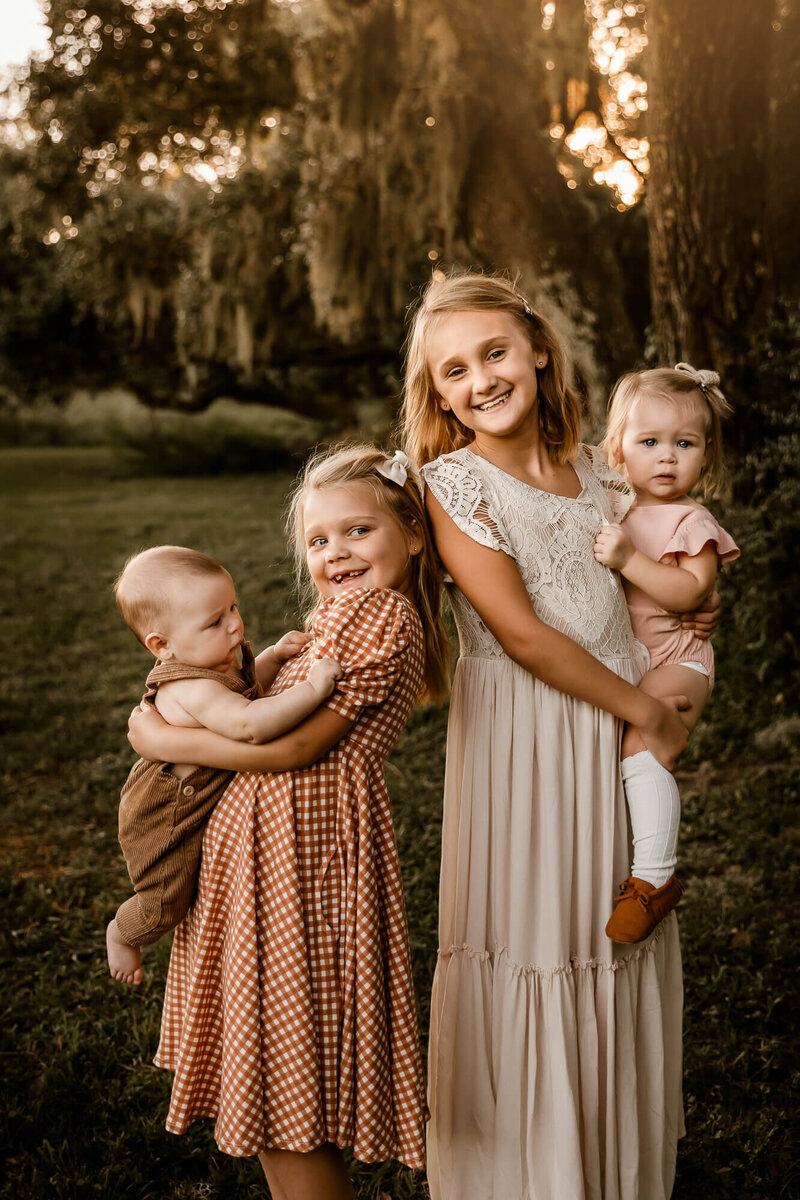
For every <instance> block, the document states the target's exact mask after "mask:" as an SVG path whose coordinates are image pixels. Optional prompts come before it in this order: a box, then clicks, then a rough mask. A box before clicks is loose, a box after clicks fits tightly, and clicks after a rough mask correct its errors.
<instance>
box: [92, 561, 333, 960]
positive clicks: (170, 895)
mask: <svg viewBox="0 0 800 1200" xmlns="http://www.w3.org/2000/svg"><path fill="white" fill-rule="evenodd" d="M114 590H115V593H116V598H117V604H118V606H119V609H120V612H121V613H122V615H123V617H124V619H125V622H126V623H127V625H128V626H129V627H130V629H132V630H133V632H134V633H135V634H136V636H137V638H138V639H139V641H140V642H141V643H142V644H143V645H144V646H146V647H147V649H148V650H150V651H151V653H152V654H154V655H155V657H156V659H157V660H158V661H157V663H156V666H155V667H154V669H153V670H152V671H151V672H150V674H149V675H148V676H147V689H148V690H147V692H146V693H145V697H144V698H145V700H146V701H148V702H149V703H152V704H154V705H155V707H156V708H157V709H158V711H159V712H160V713H161V715H162V717H163V718H164V720H165V721H168V722H169V723H170V724H171V725H188V726H203V727H204V728H206V729H210V730H213V731H214V732H216V733H221V734H224V735H225V736H226V737H229V738H234V739H236V740H237V741H243V742H266V741H270V740H271V739H272V738H275V737H278V736H280V734H283V733H286V732H287V730H289V729H292V728H294V726H295V725H297V724H299V722H300V721H302V720H303V719H304V718H305V717H307V716H308V715H309V714H310V713H311V712H313V710H314V709H315V708H317V707H318V706H319V705H320V704H321V703H322V701H323V700H324V699H325V698H326V697H327V696H329V695H330V693H331V692H332V691H333V687H334V682H335V680H336V679H337V678H338V677H339V675H340V674H341V672H340V669H339V665H338V663H336V662H334V660H333V659H330V658H323V659H320V660H319V661H317V662H315V663H314V665H313V666H312V667H311V670H310V671H309V674H308V677H307V678H306V679H305V680H304V681H303V682H302V683H297V684H295V685H294V686H293V687H290V688H287V689H286V691H284V692H281V693H280V695H277V696H264V695H263V692H264V690H265V689H266V688H268V687H269V685H270V684H271V683H272V681H273V679H274V678H275V676H276V675H277V673H278V670H279V668H280V666H281V664H282V663H284V662H285V661H286V660H287V659H289V658H291V657H292V656H293V655H295V654H297V653H298V652H299V651H300V650H302V649H303V647H304V646H305V645H306V644H307V642H308V634H304V633H299V632H297V631H292V632H291V633H287V634H285V635H284V636H283V637H282V638H281V639H280V641H279V642H277V643H276V644H275V645H274V646H270V647H268V648H267V649H266V650H264V651H262V653H261V654H259V656H258V658H255V659H254V658H253V655H252V653H251V651H250V647H249V645H248V644H247V643H246V642H244V641H243V640H242V639H243V635H244V627H243V625H242V618H241V617H240V616H239V610H238V608H237V605H236V589H235V588H234V585H233V580H232V579H231V577H230V575H229V574H228V572H227V571H226V570H225V568H224V567H222V566H221V565H220V564H219V563H218V562H215V561H214V559H213V558H208V557H207V555H205V554H200V553H199V552H198V551H197V550H189V549H187V548H186V547H184V546H154V547H153V548H152V549H150V550H144V551H142V552H141V553H140V554H136V555H134V556H133V558H131V559H129V560H128V562H127V563H126V564H125V567H124V569H123V571H122V573H121V575H120V576H119V578H118V579H117V582H116V584H115V585H114ZM240 655H241V663H240V662H239V658H240ZM232 775H233V772H232V771H218V770H213V769H212V768H210V767H197V766H190V765H188V764H184V763H163V762H149V761H148V760H146V759H139V761H138V762H137V763H136V764H135V765H134V767H133V769H132V770H131V773H130V775H129V776H128V780H127V783H126V784H125V786H124V788H123V789H122V798H121V802H120V808H119V840H120V845H121V846H122V850H123V853H124V855H125V861H126V863H127V866H128V872H129V874H130V877H131V882H132V883H133V886H134V889H135V895H133V896H131V898H130V899H129V900H126V901H125V903H124V904H123V905H121V907H120V908H119V909H118V910H117V914H116V916H115V918H114V919H113V921H111V922H110V923H109V926H108V929H107V931H106V946H107V950H108V965H109V970H110V972H111V974H112V976H113V977H114V979H117V980H119V981H120V982H121V983H134V984H136V983H140V982H141V978H142V966H141V952H140V949H139V947H140V946H145V945H149V944H150V943H151V942H155V941H158V939H159V938H160V937H161V936H162V935H163V934H164V933H166V932H167V931H168V930H170V929H174V927H175V926H176V925H178V924H179V923H180V922H181V921H182V920H183V917H184V916H185V915H186V912H187V910H188V908H189V906H190V904H191V902H192V899H193V897H194V890H195V885H196V882H197V872H198V870H199V867H200V848H201V844H202V840H203V827H204V823H205V819H206V817H207V816H208V815H209V813H210V812H211V809H212V808H213V807H214V805H215V804H216V802H217V800H218V799H219V798H220V796H221V795H222V793H223V791H224V790H225V788H226V786H227V784H228V783H229V781H230V779H231V777H232Z"/></svg>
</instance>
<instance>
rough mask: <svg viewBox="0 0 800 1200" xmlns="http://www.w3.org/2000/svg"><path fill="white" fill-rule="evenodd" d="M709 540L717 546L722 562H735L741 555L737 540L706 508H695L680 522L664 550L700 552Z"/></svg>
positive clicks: (691, 553) (676, 552)
mask: <svg viewBox="0 0 800 1200" xmlns="http://www.w3.org/2000/svg"><path fill="white" fill-rule="evenodd" d="M708 542H712V543H713V544H714V545H715V546H716V548H717V556H718V558H719V561H720V564H722V563H727V562H733V560H734V559H736V558H738V557H739V554H740V551H739V547H738V546H737V545H736V542H735V541H734V540H733V538H732V537H731V535H730V534H729V533H726V532H725V530H724V529H723V528H722V526H721V525H720V524H719V523H718V522H717V521H716V520H715V519H714V518H713V517H712V515H711V513H710V512H709V511H708V510H707V509H705V508H694V509H692V511H691V512H689V513H687V514H686V516H685V517H684V518H683V519H682V520H681V521H679V522H678V524H677V526H676V527H675V531H674V533H673V534H672V537H671V538H670V539H669V541H668V542H667V544H666V546H665V547H664V551H663V552H664V554H665V555H672V554H689V555H694V554H699V553H700V551H701V550H702V549H703V547H704V546H705V545H707V543H708Z"/></svg>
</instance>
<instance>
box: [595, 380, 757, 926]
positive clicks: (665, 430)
mask: <svg viewBox="0 0 800 1200" xmlns="http://www.w3.org/2000/svg"><path fill="white" fill-rule="evenodd" d="M718 384H719V376H718V375H716V374H715V373H714V372H713V371H697V370H695V369H694V367H691V366H689V365H688V363H678V365H677V366H676V367H675V369H674V370H670V369H667V368H660V369H658V370H652V371H637V372H633V373H631V374H629V375H625V376H623V377H622V379H620V381H619V382H618V383H617V385H616V387H615V388H614V391H613V393H612V396H611V404H610V408H609V419H608V430H607V432H606V436H605V439H604V443H603V445H604V448H605V449H606V451H607V453H608V457H609V463H610V465H611V466H613V467H617V468H618V469H621V470H623V471H624V473H625V474H626V475H627V477H628V479H629V481H630V483H631V484H632V486H633V488H634V491H635V492H636V503H635V505H634V506H633V508H631V509H630V510H629V512H628V514H627V516H626V517H625V519H624V521H623V522H622V523H621V524H618V525H604V526H603V529H602V530H601V532H600V534H599V535H598V538H597V541H596V543H595V551H594V553H595V558H596V559H597V561H598V562H601V563H603V564H604V565H605V566H607V567H613V568H615V569H616V570H618V571H619V572H620V574H621V575H622V577H623V581H624V587H625V597H626V600H627V602H628V610H629V612H630V617H631V623H632V625H633V632H634V634H635V636H636V637H637V638H638V639H639V641H641V642H643V643H644V645H645V646H646V647H647V649H648V650H649V651H650V670H649V672H648V674H647V675H646V676H645V678H644V679H643V680H642V684H641V687H642V688H643V689H644V690H645V691H648V692H649V693H650V694H652V695H655V696H658V697H660V698H663V697H665V696H683V697H685V700H686V707H685V710H684V712H683V713H682V717H683V720H684V723H685V724H686V726H687V728H688V729H689V731H691V730H692V729H694V726H695V725H696V723H697V721H698V719H699V717H700V714H701V713H702V711H703V707H704V705H705V703H706V701H707V699H708V697H709V695H710V692H711V688H712V687H713V683H714V652H713V650H712V648H711V644H710V642H708V641H703V640H701V639H700V638H698V637H696V636H695V634H694V633H693V632H692V631H691V630H685V629H682V628H681V624H680V619H679V617H678V616H676V614H677V613H682V612H691V611H694V610H695V609H697V608H698V607H699V606H700V605H701V604H702V602H703V600H704V599H705V598H706V596H707V595H708V594H709V592H711V591H712V589H713V587H714V582H715V580H716V577H717V574H718V572H719V569H720V566H721V565H722V564H723V563H726V562H730V561H732V560H733V559H735V558H738V556H739V550H738V548H737V546H736V543H735V542H734V541H733V539H732V538H731V537H730V536H729V535H728V534H727V533H726V532H725V530H724V529H722V528H721V527H720V525H718V524H717V522H716V521H715V520H714V518H713V517H712V515H711V513H710V512H708V510H707V509H705V508H704V507H703V506H702V504H699V503H698V502H697V501H696V500H694V499H692V498H691V492H692V491H693V490H694V489H695V488H696V487H697V486H698V485H700V490H701V492H702V494H703V496H704V497H705V496H708V495H715V494H717V493H718V491H719V488H720V484H721V479H722V445H721V437H720V433H721V417H722V415H723V413H725V412H726V411H728V410H729V405H728V403H727V401H726V400H725V398H724V396H723V395H722V393H721V392H720V390H719V387H718ZM622 777H623V780H624V782H625V796H626V800H627V803H628V811H629V813H630V819H631V831H632V834H633V851H634V855H633V864H632V866H631V872H630V874H629V876H628V878H627V879H626V880H625V881H624V882H623V883H622V884H621V886H620V891H619V894H618V895H617V897H616V900H615V909H614V912H613V914H612V916H611V918H610V920H609V922H608V924H607V926H606V933H607V934H608V936H609V937H610V938H613V940H614V941H617V942H639V941H642V940H643V939H644V938H646V937H647V936H648V935H649V934H650V933H652V931H653V929H654V928H655V926H656V925H657V924H658V922H659V921H660V920H662V918H663V917H665V916H666V914H667V913H668V912H671V911H672V909H673V908H674V907H675V905H676V904H677V903H678V901H679V899H680V896H681V892H682V888H681V884H680V882H679V880H678V879H677V877H676V876H675V873H674V872H675V864H676V861H677V844H678V825H679V820H680V797H679V794H678V788H677V784H676V783H675V779H674V778H673V776H672V775H671V774H670V772H669V771H667V770H666V769H665V768H664V767H662V766H661V764H660V763H659V762H658V761H657V760H656V759H655V758H654V757H653V755H652V754H650V753H649V752H648V751H647V750H646V749H645V746H644V743H643V741H642V739H641V737H640V736H639V734H638V733H637V732H636V730H635V729H632V728H631V727H628V728H626V731H625V734H624V737H623V742H622Z"/></svg>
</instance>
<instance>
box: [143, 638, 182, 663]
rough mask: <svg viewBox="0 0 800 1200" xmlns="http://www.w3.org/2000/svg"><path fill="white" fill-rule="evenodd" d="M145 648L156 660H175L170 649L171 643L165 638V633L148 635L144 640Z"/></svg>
mask: <svg viewBox="0 0 800 1200" xmlns="http://www.w3.org/2000/svg"><path fill="white" fill-rule="evenodd" d="M143 640H144V644H145V646H147V649H148V650H149V651H150V653H151V654H152V655H153V656H154V657H155V658H160V659H161V660H162V662H163V661H164V660H165V659H167V660H168V659H170V658H174V657H175V656H174V655H173V653H172V651H171V650H170V648H169V641H168V639H167V638H165V637H164V635H163V633H156V632H155V631H154V632H152V633H148V634H147V636H146V637H145V638H144V639H143Z"/></svg>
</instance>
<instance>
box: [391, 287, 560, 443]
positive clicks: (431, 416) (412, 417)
mask: <svg viewBox="0 0 800 1200" xmlns="http://www.w3.org/2000/svg"><path fill="white" fill-rule="evenodd" d="M456 312H505V313H508V314H509V316H510V317H512V318H513V320H514V322H515V324H516V325H517V326H518V327H519V328H520V330H521V331H522V332H523V333H524V334H525V336H526V337H527V339H528V341H529V342H530V344H531V346H532V348H533V350H534V351H541V350H546V351H547V353H548V359H547V363H546V365H545V366H544V367H541V368H537V369H536V382H537V390H538V406H539V426H540V429H541V432H542V437H543V439H544V441H545V443H546V445H547V447H548V450H549V453H550V456H551V458H552V459H553V461H554V462H557V463H566V462H570V461H571V460H572V459H573V458H574V457H575V453H576V451H577V449H578V445H579V443H580V430H581V403H580V399H579V397H578V395H577V393H576V392H575V391H574V389H573V388H572V387H571V386H570V385H569V383H568V382H567V370H566V357H565V354H564V350H563V348H562V346H561V343H560V341H559V339H558V337H557V336H556V333H555V331H554V329H553V328H552V326H551V325H550V324H549V323H548V322H547V321H546V320H545V319H544V317H542V316H540V315H539V313H537V312H534V310H533V309H532V307H531V305H530V304H529V303H528V301H527V300H526V298H525V297H524V296H523V295H522V293H521V292H520V291H519V290H518V288H517V287H516V285H515V284H514V283H513V282H512V281H511V280H510V279H508V278H507V277H506V276H504V275H488V274H487V275H481V274H478V273H477V272H474V271H469V272H464V273H462V274H452V275H450V276H447V277H445V276H442V275H441V273H440V272H439V273H437V274H436V275H434V277H433V278H432V279H431V281H430V283H429V284H428V285H427V287H426V288H425V290H424V292H423V293H422V297H421V299H420V302H419V304H418V305H417V307H416V309H415V310H413V314H412V317H411V325H410V329H409V333H408V337H407V339H406V344H405V368H404V377H405V384H404V389H403V404H402V408H401V412H400V427H401V439H402V442H403V445H404V447H405V449H406V451H407V452H408V454H409V455H410V456H411V458H413V459H414V461H415V462H417V463H420V464H422V463H426V462H430V461H431V460H432V459H434V458H438V457H439V455H440V454H447V453H449V452H450V451H452V450H458V449H460V448H461V447H462V446H466V445H468V444H469V443H470V442H471V441H472V440H473V437H474V434H473V432H472V430H471V429H467V428H466V426H464V425H462V424H461V422H460V421H459V420H458V418H457V417H456V416H455V415H454V414H453V413H452V412H449V411H448V412H443V411H442V409H441V407H440V406H439V397H438V393H437V391H436V388H435V387H434V384H433V380H432V378H431V373H430V369H429V367H428V349H429V344H430V338H431V334H432V333H433V332H434V330H436V329H437V327H438V326H439V325H440V323H441V322H442V321H443V320H444V319H445V317H448V316H450V315H451V314H452V313H456Z"/></svg>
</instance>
